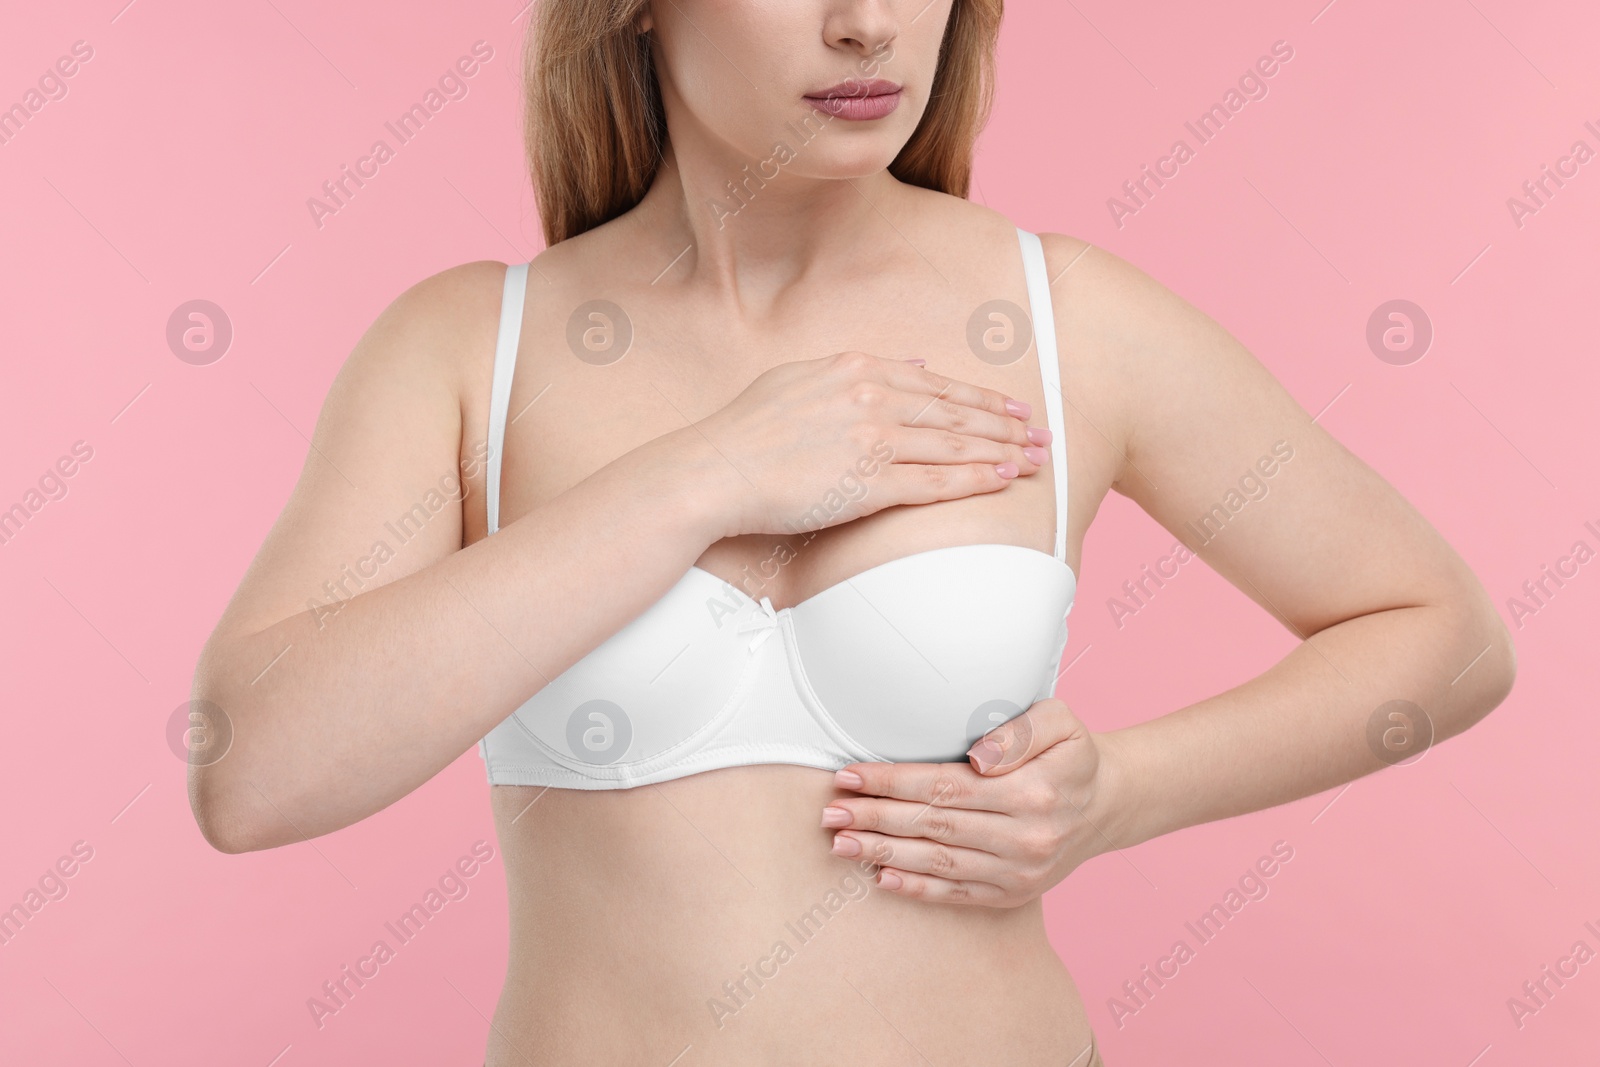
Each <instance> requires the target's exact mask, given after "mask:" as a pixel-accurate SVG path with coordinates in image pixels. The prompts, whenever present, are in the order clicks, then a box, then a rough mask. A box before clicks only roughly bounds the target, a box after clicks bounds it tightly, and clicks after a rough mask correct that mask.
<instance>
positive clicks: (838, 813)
mask: <svg viewBox="0 0 1600 1067" xmlns="http://www.w3.org/2000/svg"><path fill="white" fill-rule="evenodd" d="M822 825H823V826H849V825H850V813H849V812H848V811H846V810H845V809H844V808H835V807H833V806H832V805H829V806H828V807H826V808H823V809H822Z"/></svg>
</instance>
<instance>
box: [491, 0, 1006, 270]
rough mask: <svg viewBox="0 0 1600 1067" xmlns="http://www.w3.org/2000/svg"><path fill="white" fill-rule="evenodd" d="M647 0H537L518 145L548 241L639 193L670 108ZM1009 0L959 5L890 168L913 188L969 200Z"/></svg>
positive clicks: (964, 0)
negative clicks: (646, 30) (640, 22)
mask: <svg viewBox="0 0 1600 1067" xmlns="http://www.w3.org/2000/svg"><path fill="white" fill-rule="evenodd" d="M646 3H647V0H539V3H538V4H537V6H536V7H535V9H534V14H533V16H532V17H531V18H530V20H529V23H528V39H527V44H526V46H525V47H524V50H523V66H522V74H523V83H524V86H525V92H526V96H525V98H524V102H525V105H526V110H525V112H524V116H523V140H524V146H525V149H526V152H527V156H528V171H529V175H530V177H531V178H532V180H533V191H534V200H535V202H536V204H537V205H538V210H539V219H540V221H541V223H542V224H543V227H544V239H545V244H546V245H547V246H548V245H553V244H555V243H557V242H558V241H564V240H566V239H567V238H568V237H575V236H577V235H578V234H580V233H582V232H584V231H585V230H588V229H592V228H593V227H595V226H599V225H600V224H601V223H604V222H608V221H610V220H611V219H614V218H616V217H617V216H618V215H621V214H623V213H624V212H626V211H628V210H630V209H631V208H632V207H633V206H634V205H636V204H638V203H639V201H640V200H641V199H643V198H644V194H645V192H646V190H648V189H649V188H650V183H651V182H652V181H654V180H655V176H656V170H657V168H658V167H660V165H661V158H662V152H663V149H664V147H665V144H666V139H667V124H666V115H665V113H664V112H663V110H662V105H661V93H660V87H659V86H658V84H657V82H656V72H655V65H654V63H653V61H652V59H651V55H650V38H649V36H648V35H647V34H641V33H639V32H638V31H637V29H636V22H637V18H638V15H639V12H640V11H641V10H642V9H643V8H644V6H645V4H646ZM1003 4H1004V0H955V3H954V6H953V7H952V9H951V12H950V21H949V23H948V25H946V27H945V34H944V40H943V41H942V42H941V44H940V46H939V65H938V69H937V70H936V72H935V73H934V77H933V87H932V90H931V92H930V94H929V98H928V106H927V109H926V110H925V111H924V113H923V116H922V121H921V122H920V123H918V124H917V128H916V130H915V131H914V132H913V133H912V135H911V139H910V140H909V141H907V142H906V144H905V146H904V147H903V148H902V149H901V150H900V154H899V155H898V156H896V157H895V160H894V162H893V163H891V164H890V165H889V173H890V174H892V175H894V177H895V178H896V179H898V180H899V181H902V182H905V183H906V184H908V185H917V186H921V187H923V188H926V189H936V190H938V191H940V192H944V193H949V194H950V195H952V196H959V197H962V198H965V197H966V195H967V190H968V187H969V185H970V183H971V179H972V149H973V144H974V143H975V142H976V140H977V137H978V133H979V131H980V130H981V129H982V128H983V124H984V123H985V122H986V121H987V119H988V117H989V107H990V103H991V101H992V100H993V95H994V49H995V41H996V39H997V38H998V37H999V34H1000V18H1001V13H1002V11H1001V9H1002V7H1003Z"/></svg>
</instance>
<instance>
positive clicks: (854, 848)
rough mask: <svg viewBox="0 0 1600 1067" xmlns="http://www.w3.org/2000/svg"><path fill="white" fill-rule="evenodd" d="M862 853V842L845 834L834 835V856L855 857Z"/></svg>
mask: <svg viewBox="0 0 1600 1067" xmlns="http://www.w3.org/2000/svg"><path fill="white" fill-rule="evenodd" d="M860 852H861V842H860V841H857V840H856V839H855V838H853V837H846V836H844V835H843V834H834V835H833V854H834V855H835V856H855V855H859V854H860Z"/></svg>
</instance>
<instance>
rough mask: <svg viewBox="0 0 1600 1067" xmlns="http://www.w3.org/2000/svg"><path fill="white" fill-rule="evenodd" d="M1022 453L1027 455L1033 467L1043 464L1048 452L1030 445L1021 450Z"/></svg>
mask: <svg viewBox="0 0 1600 1067" xmlns="http://www.w3.org/2000/svg"><path fill="white" fill-rule="evenodd" d="M1022 454H1023V455H1024V456H1027V457H1028V462H1029V463H1032V464H1033V465H1034V466H1035V467H1042V466H1044V458H1045V456H1047V455H1049V453H1048V452H1046V451H1045V450H1044V449H1042V448H1031V447H1030V448H1024V449H1023V450H1022Z"/></svg>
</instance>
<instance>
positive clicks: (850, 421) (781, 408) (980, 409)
mask: <svg viewBox="0 0 1600 1067" xmlns="http://www.w3.org/2000/svg"><path fill="white" fill-rule="evenodd" d="M1029 413H1030V409H1029V406H1028V405H1027V404H1024V403H1022V402H1020V401H1015V400H1011V399H1010V398H1008V397H1006V396H1005V395H1004V394H1002V393H999V392H996V391H995V390H993V389H985V388H982V387H980V386H976V385H972V384H969V383H967V382H962V381H957V380H956V379H953V378H946V377H944V376H943V375H940V374H935V373H933V372H932V371H929V370H925V369H923V368H922V367H920V366H918V365H916V364H915V363H911V362H909V361H905V360H898V359H885V358H883V357H880V356H873V355H868V354H867V353H865V352H840V353H837V354H835V355H831V356H824V357H822V358H821V359H811V360H800V361H796V362H792V363H783V364H779V365H778V366H776V367H773V368H772V369H770V370H768V371H766V372H764V373H762V374H761V375H760V376H759V377H757V378H756V379H755V381H753V382H751V383H750V384H749V385H748V386H747V387H746V388H745V390H744V391H743V392H742V393H740V394H739V395H738V396H737V397H735V398H734V399H733V400H732V401H731V402H730V403H729V404H728V405H727V406H726V407H723V408H722V409H721V410H719V411H717V412H715V413H714V414H712V415H709V416H707V417H706V418H704V419H701V420H700V421H699V422H697V423H695V425H694V427H692V430H693V431H697V432H698V434H699V435H700V437H701V438H703V439H704V441H705V442H706V443H709V444H710V445H711V447H712V448H714V449H716V451H717V453H718V454H719V456H720V458H721V460H722V461H723V462H721V463H720V464H715V466H716V467H717V468H720V470H721V473H722V475H723V477H724V481H723V485H724V487H725V488H726V493H725V494H723V495H722V496H721V499H723V500H725V501H726V502H727V506H728V509H729V511H728V515H727V522H728V527H727V532H726V534H725V536H729V537H732V536H737V535H739V534H746V533H795V532H798V531H800V530H817V529H822V528H825V527H828V526H836V525H839V524H841V523H845V522H850V521H851V520H853V519H858V518H861V517H862V516H864V515H870V514H872V513H873V512H876V511H881V510H882V509H884V508H887V507H893V506H894V505H897V504H927V503H932V502H933V501H937V500H954V499H957V498H959V497H966V496H972V495H974V494H977V493H992V492H995V491H996V490H999V489H1003V488H1005V486H1006V485H1007V484H1008V483H1010V482H1011V481H1012V479H1014V478H1017V477H1019V476H1025V475H1029V474H1032V473H1034V472H1035V471H1037V470H1038V469H1039V468H1040V466H1041V465H1042V464H1043V463H1044V462H1045V460H1046V458H1047V457H1048V455H1049V452H1048V450H1047V449H1045V448H1042V447H1039V445H1040V444H1047V443H1048V442H1049V432H1048V431H1045V430H1038V429H1036V430H1034V431H1032V437H1033V440H1030V437H1029V430H1028V425H1027V423H1026V421H1025V420H1026V418H1027V416H1028V415H1029ZM1035 441H1037V442H1039V444H1035V443H1034V442H1035Z"/></svg>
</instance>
